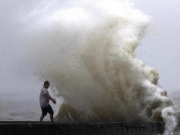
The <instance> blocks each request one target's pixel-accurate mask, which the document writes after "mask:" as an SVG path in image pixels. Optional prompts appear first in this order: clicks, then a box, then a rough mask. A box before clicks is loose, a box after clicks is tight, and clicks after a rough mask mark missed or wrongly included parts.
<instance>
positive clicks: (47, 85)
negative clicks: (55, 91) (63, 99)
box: [44, 81, 50, 89]
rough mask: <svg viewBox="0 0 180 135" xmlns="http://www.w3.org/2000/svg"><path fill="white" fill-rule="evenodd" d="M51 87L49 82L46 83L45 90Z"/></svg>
mask: <svg viewBox="0 0 180 135" xmlns="http://www.w3.org/2000/svg"><path fill="white" fill-rule="evenodd" d="M49 85H50V83H49V81H45V82H44V88H46V89H47V88H49Z"/></svg>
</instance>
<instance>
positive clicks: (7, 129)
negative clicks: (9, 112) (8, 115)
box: [0, 121, 164, 135]
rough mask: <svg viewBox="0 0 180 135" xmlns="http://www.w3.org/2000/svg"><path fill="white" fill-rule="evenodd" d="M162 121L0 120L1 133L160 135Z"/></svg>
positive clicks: (162, 126)
mask: <svg viewBox="0 0 180 135" xmlns="http://www.w3.org/2000/svg"><path fill="white" fill-rule="evenodd" d="M163 132H164V123H162V122H95V123H59V122H58V123H56V122H55V123H54V124H51V123H49V122H43V123H42V124H40V123H38V122H33V121H31V122H20V121H18V122H0V135H160V134H163Z"/></svg>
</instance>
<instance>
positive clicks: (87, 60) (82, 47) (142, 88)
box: [0, 0, 179, 135]
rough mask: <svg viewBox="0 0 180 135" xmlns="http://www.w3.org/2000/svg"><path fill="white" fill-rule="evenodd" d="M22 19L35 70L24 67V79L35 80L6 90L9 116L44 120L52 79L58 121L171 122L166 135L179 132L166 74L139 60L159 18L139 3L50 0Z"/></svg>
mask: <svg viewBox="0 0 180 135" xmlns="http://www.w3.org/2000/svg"><path fill="white" fill-rule="evenodd" d="M24 18H25V19H24ZM21 19H22V20H23V21H22V20H21ZM20 20H21V21H20V24H21V25H22V26H23V27H24V28H23V29H20V30H19V33H18V38H20V41H19V40H18V43H19V44H20V45H21V47H23V44H26V46H27V48H26V51H25V52H26V53H24V54H23V56H26V57H23V58H22V60H24V61H25V63H26V64H27V65H28V70H29V71H28V73H27V72H26V71H24V70H23V69H24V68H23V67H22V66H21V69H22V74H21V77H22V78H29V79H28V80H27V81H25V82H24V81H23V83H21V82H19V84H16V83H14V81H13V79H12V80H11V81H10V82H11V83H10V84H13V86H12V87H11V88H10V89H7V88H6V87H5V88H4V92H3V93H2V94H1V97H2V98H1V99H2V101H1V99H0V101H1V106H0V109H1V110H2V112H1V115H0V118H1V120H38V119H39V116H40V115H41V110H40V107H39V102H38V101H39V100H38V97H39V91H40V89H41V87H42V84H43V81H45V80H49V81H50V82H51V89H50V90H49V91H50V92H51V94H52V95H53V96H54V97H55V98H56V99H57V101H58V103H57V105H52V106H53V108H54V110H55V115H56V120H57V121H62V122H71V121H82V122H83V121H90V122H91V121H109V122H112V121H164V122H165V123H166V131H165V133H164V135H168V134H170V133H171V132H172V131H173V130H174V128H175V127H176V125H177V123H178V121H177V117H178V114H179V110H178V108H177V107H176V106H175V105H174V102H173V100H172V99H171V98H170V97H169V96H168V95H167V93H166V91H165V90H163V89H162V88H161V87H160V86H159V83H158V79H159V74H158V72H157V71H156V70H155V69H153V68H152V67H150V66H148V65H147V64H145V63H144V62H142V61H141V60H139V59H138V58H137V57H136V49H137V47H138V45H139V44H140V42H141V39H142V38H143V36H144V35H145V32H146V29H147V27H148V24H149V22H150V20H151V18H150V17H149V16H148V15H145V14H144V13H143V12H141V11H139V10H138V9H135V7H134V5H133V4H132V3H131V2H129V1H127V0H122V1H117V0H111V1H110V0H106V1H102V0H98V1H95V2H94V1H74V2H70V1H67V2H63V5H61V3H60V2H58V1H45V2H44V3H43V2H42V3H41V4H38V5H36V6H35V7H34V9H33V10H32V11H29V12H28V14H26V15H25V16H22V18H20ZM23 71H24V73H23ZM20 73H21V72H20ZM18 79H20V77H19V78H18ZM30 80H31V81H30ZM29 82H31V83H29ZM8 88H9V87H8ZM13 89H14V90H15V91H13V92H12V90H13ZM17 93H18V94H17ZM19 93H20V94H19ZM28 95H29V96H28ZM3 97H7V99H3ZM45 120H49V118H48V117H46V119H45Z"/></svg>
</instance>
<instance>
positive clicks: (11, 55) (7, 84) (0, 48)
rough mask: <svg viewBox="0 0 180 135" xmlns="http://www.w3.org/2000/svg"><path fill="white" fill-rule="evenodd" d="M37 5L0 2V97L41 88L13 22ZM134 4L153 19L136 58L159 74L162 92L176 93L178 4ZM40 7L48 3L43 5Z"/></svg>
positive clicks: (165, 0) (145, 0)
mask: <svg viewBox="0 0 180 135" xmlns="http://www.w3.org/2000/svg"><path fill="white" fill-rule="evenodd" d="M40 1H43V0H38V1H37V0H1V2H0V3H1V4H0V18H1V21H0V56H1V57H0V62H1V66H0V81H1V83H2V84H1V86H0V88H1V93H3V92H4V93H8V92H9V93H10V92H11V91H12V90H13V89H15V91H19V92H22V91H23V90H29V93H31V91H30V90H31V89H39V88H40V87H41V84H40V81H37V80H38V79H37V78H35V77H34V78H33V77H32V76H31V75H29V74H31V73H30V72H29V69H28V67H26V65H27V63H26V62H27V61H26V60H25V58H24V54H25V53H27V49H28V48H27V47H26V46H25V45H24V44H20V42H21V40H23V39H20V38H19V37H18V32H19V31H21V30H23V28H24V26H21V25H18V23H17V22H16V21H17V20H20V19H21V18H22V17H24V18H25V17H26V16H27V14H26V13H27V12H29V11H31V10H34V9H35V7H36V5H37V3H40ZM62 2H64V0H62ZM133 2H134V4H135V7H136V8H138V9H140V10H141V11H143V12H144V13H145V14H147V15H149V16H151V18H152V22H151V24H150V26H149V29H148V31H147V33H146V35H145V37H144V38H143V40H142V43H141V45H140V46H139V47H138V48H137V51H136V54H137V57H138V58H139V59H141V60H143V61H144V62H145V63H146V64H147V65H149V66H151V67H153V68H155V69H156V70H157V71H158V72H159V75H160V80H159V82H160V85H161V86H162V88H163V89H165V90H167V91H168V92H171V91H176V92H179V90H180V83H179V82H180V64H179V58H180V53H179V51H180V46H179V43H180V38H179V35H180V8H179V7H180V1H179V0H158V1H155V0H133ZM42 4H47V3H44V2H42ZM48 4H51V3H50V2H49V3H48ZM34 12H35V11H34ZM22 21H23V20H22ZM30 21H32V20H30ZM32 23H33V22H32ZM22 61H23V63H22ZM17 67H18V69H17ZM30 76H31V77H30ZM27 77H28V78H29V79H28V80H27ZM15 79H16V80H15ZM2 90H3V91H2ZM26 92H27V93H28V91H26ZM29 100H30V99H29Z"/></svg>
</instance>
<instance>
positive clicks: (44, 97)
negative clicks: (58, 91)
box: [39, 81, 56, 123]
mask: <svg viewBox="0 0 180 135" xmlns="http://www.w3.org/2000/svg"><path fill="white" fill-rule="evenodd" d="M49 86H50V83H49V81H45V82H44V86H43V88H42V89H41V92H40V95H39V101H40V106H41V110H42V115H41V117H40V120H39V121H40V122H42V120H43V118H44V117H45V116H46V114H47V113H49V114H50V119H51V122H52V123H54V118H53V114H54V111H53V109H52V107H51V105H50V104H49V100H51V101H52V102H53V103H54V104H56V100H55V99H53V98H52V97H51V96H50V95H49V92H48V90H47V89H48V88H49Z"/></svg>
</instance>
